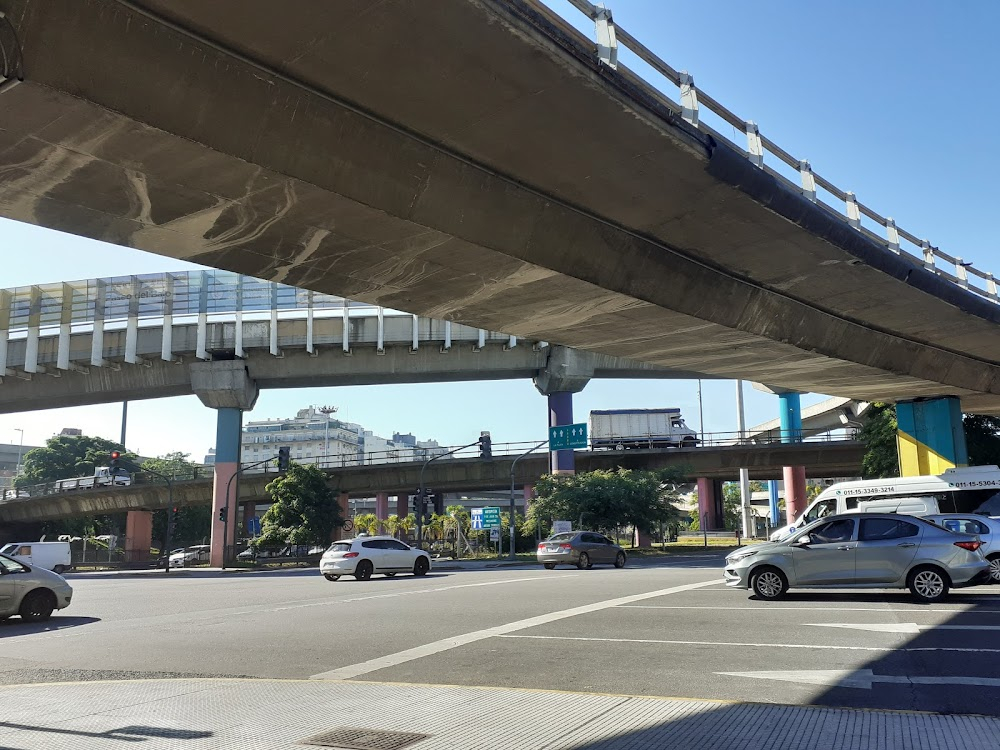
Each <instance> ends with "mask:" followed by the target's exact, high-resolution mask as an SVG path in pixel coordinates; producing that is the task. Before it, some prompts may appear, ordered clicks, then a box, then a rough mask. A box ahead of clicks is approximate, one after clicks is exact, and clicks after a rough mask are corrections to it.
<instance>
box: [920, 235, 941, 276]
mask: <svg viewBox="0 0 1000 750" xmlns="http://www.w3.org/2000/svg"><path fill="white" fill-rule="evenodd" d="M920 249H921V250H923V251H924V268H926V269H927V270H928V271H934V272H935V273H936V272H937V269H936V268H935V267H934V248H933V247H931V243H930V242H928V241H927V240H921V241H920Z"/></svg>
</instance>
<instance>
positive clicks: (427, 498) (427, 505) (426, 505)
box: [421, 489, 435, 526]
mask: <svg viewBox="0 0 1000 750" xmlns="http://www.w3.org/2000/svg"><path fill="white" fill-rule="evenodd" d="M434 500H435V497H434V491H433V490H429V489H428V490H424V497H423V503H422V505H421V510H422V511H423V514H424V525H425V526H426V525H427V524H429V523H430V522H431V510H432V506H431V502H432V501H434Z"/></svg>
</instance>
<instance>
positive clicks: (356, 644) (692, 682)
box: [0, 556, 1000, 716]
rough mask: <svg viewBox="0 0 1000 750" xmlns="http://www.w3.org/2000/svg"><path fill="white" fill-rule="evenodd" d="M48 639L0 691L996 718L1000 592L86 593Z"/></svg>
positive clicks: (129, 588)
mask: <svg viewBox="0 0 1000 750" xmlns="http://www.w3.org/2000/svg"><path fill="white" fill-rule="evenodd" d="M72 583H73V586H74V589H75V598H74V603H73V605H72V606H71V607H70V608H69V609H67V610H64V613H63V614H60V615H57V616H55V617H54V618H53V619H52V621H51V622H50V623H48V624H47V625H29V624H22V623H20V621H19V620H18V619H17V618H14V619H12V620H9V621H7V622H5V623H0V679H3V681H4V682H5V683H6V684H12V683H16V682H40V681H63V680H80V679H100V678H118V677H159V676H180V675H185V676H190V675H204V676H220V675H221V676H250V677H274V678H297V679H306V678H311V677H316V678H320V679H323V678H326V679H353V680H370V681H379V682H408V683H433V684H450V685H483V686H500V687H526V688H548V689H556V690H570V691H583V692H597V693H617V694H623V693H624V694H635V695H655V696H675V697H690V698H714V699H731V700H737V701H757V702H773V703H778V704H819V705H834V706H866V707H879V708H894V709H918V710H930V711H944V712H955V713H981V714H989V715H994V716H996V715H1000V588H997V587H980V588H976V589H967V590H965V591H958V592H955V593H954V594H953V595H952V597H951V598H950V599H948V600H947V601H946V602H944V603H942V604H939V605H933V606H924V605H918V604H914V603H912V602H911V601H910V600H909V598H908V596H907V595H906V594H905V593H904V592H843V591H842V592H817V591H808V592H798V593H794V592H793V593H792V594H790V595H789V596H788V598H786V599H785V600H784V601H781V602H778V603H766V602H759V601H756V600H754V599H751V598H750V597H749V595H748V592H745V591H735V590H732V589H728V588H726V587H725V586H723V585H722V584H721V557H713V556H707V557H706V556H698V557H692V558H687V559H676V560H671V561H669V562H668V563H665V564H657V565H630V566H628V567H626V568H625V569H623V570H616V569H614V568H595V569H593V570H585V571H579V570H575V569H569V568H560V569H557V570H555V571H545V570H542V569H540V568H506V569H493V570H484V571H447V572H446V571H442V572H438V573H434V574H432V575H429V576H427V577H425V578H414V577H412V576H397V577H396V578H393V579H388V578H381V577H376V578H375V579H373V580H370V581H366V582H358V581H354V580H351V579H342V580H341V581H339V582H337V583H329V582H327V581H325V580H324V579H323V578H322V577H320V576H319V575H318V573H317V572H316V571H314V570H309V571H289V572H270V573H260V574H246V573H243V574H227V575H221V574H220V575H216V576H209V577H177V578H170V579H167V578H161V577H154V578H130V577H120V578H100V579H95V578H83V577H77V578H75V579H73V581H72Z"/></svg>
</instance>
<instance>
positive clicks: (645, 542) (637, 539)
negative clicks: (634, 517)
mask: <svg viewBox="0 0 1000 750" xmlns="http://www.w3.org/2000/svg"><path fill="white" fill-rule="evenodd" d="M632 546H633V547H652V546H653V540H652V539H651V538H650V536H649V533H648V532H645V531H642V530H641V529H636V530H635V533H634V534H633V535H632Z"/></svg>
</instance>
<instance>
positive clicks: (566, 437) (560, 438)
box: [549, 422, 587, 451]
mask: <svg viewBox="0 0 1000 750" xmlns="http://www.w3.org/2000/svg"><path fill="white" fill-rule="evenodd" d="M586 447H587V423H586V422H583V423H580V424H564V425H559V426H557V427H550V428H549V450H550V451H564V450H572V449H573V448H586Z"/></svg>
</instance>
